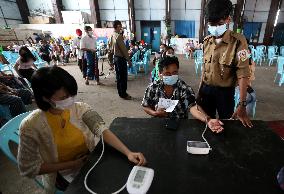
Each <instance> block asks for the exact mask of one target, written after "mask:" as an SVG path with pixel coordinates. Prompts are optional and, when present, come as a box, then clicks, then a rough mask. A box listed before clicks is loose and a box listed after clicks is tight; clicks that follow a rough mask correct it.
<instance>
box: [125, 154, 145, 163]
mask: <svg viewBox="0 0 284 194" xmlns="http://www.w3.org/2000/svg"><path fill="white" fill-rule="evenodd" d="M127 158H128V160H129V161H130V162H133V163H134V164H136V165H138V166H144V165H145V164H146V163H147V161H146V158H145V157H144V155H143V154H142V153H140V152H129V154H127Z"/></svg>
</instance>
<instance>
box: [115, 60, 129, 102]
mask: <svg viewBox="0 0 284 194" xmlns="http://www.w3.org/2000/svg"><path fill="white" fill-rule="evenodd" d="M113 61H114V65H115V71H116V80H117V91H118V95H119V96H120V97H122V98H125V97H126V96H127V93H126V90H127V76H128V72H127V61H126V59H125V58H123V57H118V56H114V59H113Z"/></svg>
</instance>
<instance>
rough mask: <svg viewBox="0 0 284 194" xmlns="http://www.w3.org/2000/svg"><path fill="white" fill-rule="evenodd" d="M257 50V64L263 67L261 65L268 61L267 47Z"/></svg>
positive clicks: (261, 46)
mask: <svg viewBox="0 0 284 194" xmlns="http://www.w3.org/2000/svg"><path fill="white" fill-rule="evenodd" d="M256 50H257V61H256V63H257V64H259V65H260V66H261V63H262V62H263V61H265V59H266V46H264V45H260V46H257V47H256Z"/></svg>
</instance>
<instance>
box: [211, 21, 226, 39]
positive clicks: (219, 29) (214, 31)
mask: <svg viewBox="0 0 284 194" xmlns="http://www.w3.org/2000/svg"><path fill="white" fill-rule="evenodd" d="M226 30H227V24H223V25H221V26H210V25H208V31H209V32H210V34H211V35H212V36H215V37H219V36H222V35H223V34H224V33H225V32H226Z"/></svg>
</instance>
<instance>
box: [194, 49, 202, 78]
mask: <svg viewBox="0 0 284 194" xmlns="http://www.w3.org/2000/svg"><path fill="white" fill-rule="evenodd" d="M193 57H194V63H195V73H196V75H198V74H199V71H200V74H201V72H202V64H203V51H202V50H196V51H194V53H193Z"/></svg>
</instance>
